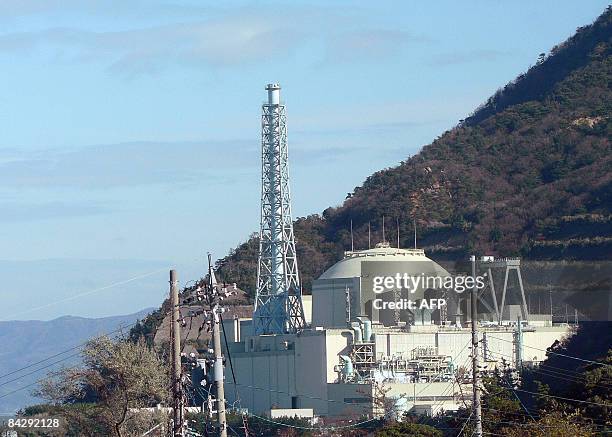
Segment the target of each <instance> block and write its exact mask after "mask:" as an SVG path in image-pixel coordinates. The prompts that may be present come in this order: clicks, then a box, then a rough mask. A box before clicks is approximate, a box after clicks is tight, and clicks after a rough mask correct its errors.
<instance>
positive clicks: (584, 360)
mask: <svg viewBox="0 0 612 437" xmlns="http://www.w3.org/2000/svg"><path fill="white" fill-rule="evenodd" d="M489 338H494V339H495V340H500V341H505V342H507V343H514V341H513V340H506V339H504V338H499V337H493V336H492V335H491V336H489ZM523 347H528V348H529V349H535V350H539V351H542V352H546V353H547V354H551V355H558V356H560V357H565V358H571V359H572V360H577V361H582V362H585V363H590V364H596V365H598V366H607V367H612V364H607V363H601V362H599V361H592V360H586V359H584V358H579V357H574V356H572V355H567V354H562V353H559V352H552V351H550V350H547V349H540V348H538V347H534V346H527V345H526V344H524V345H523Z"/></svg>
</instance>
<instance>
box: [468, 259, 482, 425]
mask: <svg viewBox="0 0 612 437" xmlns="http://www.w3.org/2000/svg"><path fill="white" fill-rule="evenodd" d="M470 261H472V279H473V283H474V285H473V286H472V289H471V293H470V300H471V302H470V303H471V307H472V311H471V313H472V411H473V412H474V416H475V417H476V429H475V435H476V437H482V410H481V408H480V387H479V384H480V377H479V374H478V301H477V300H478V292H477V290H476V256H475V255H472V256H471V257H470Z"/></svg>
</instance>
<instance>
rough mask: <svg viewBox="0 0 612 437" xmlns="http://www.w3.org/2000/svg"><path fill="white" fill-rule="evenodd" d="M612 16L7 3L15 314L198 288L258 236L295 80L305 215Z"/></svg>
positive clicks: (144, 302)
mask: <svg viewBox="0 0 612 437" xmlns="http://www.w3.org/2000/svg"><path fill="white" fill-rule="evenodd" d="M606 5H607V2H606V1H583V2H576V1H538V2H532V1H515V2H502V1H465V2H457V1H440V2H386V1H377V2H369V3H368V2H345V1H339V2H325V1H320V2H316V1H312V2H305V1H303V2H297V1H296V2H247V1H226V2H206V1H192V2H189V1H181V2H179V1H175V2H172V1H166V2H160V1H152V0H147V1H125V0H120V1H113V0H104V1H102V0H100V1H96V0H92V1H87V2H83V1H80V0H46V1H44V0H41V1H31V0H3V1H2V2H0V29H1V30H0V79H1V83H2V92H0V126H1V130H0V132H1V134H0V210H1V211H2V214H1V215H0V247H1V248H2V249H3V254H2V255H0V273H3V278H5V280H4V281H3V283H2V285H0V295H1V296H2V303H3V305H2V313H0V320H6V319H49V318H54V317H57V316H60V315H64V314H73V315H83V316H104V315H111V314H125V313H129V312H134V311H137V310H139V309H142V308H144V307H149V306H157V305H158V304H159V302H160V301H161V299H162V297H163V296H164V294H165V293H166V289H167V271H166V270H167V269H169V268H171V267H174V268H177V269H178V271H179V275H180V277H181V278H182V279H185V280H186V279H193V278H195V277H197V275H198V274H199V272H200V271H201V270H202V268H203V263H204V254H205V252H206V251H211V252H212V253H213V255H214V256H215V257H221V256H224V255H225V254H226V253H227V252H228V251H229V249H230V248H232V247H235V246H237V245H238V244H239V243H240V242H241V241H243V240H244V239H245V238H246V237H247V236H248V235H249V234H250V233H251V232H253V231H256V230H257V229H258V226H259V223H258V221H259V195H260V189H259V180H260V175H259V173H260V160H259V153H260V144H259V135H260V133H259V123H260V111H261V107H260V105H261V102H262V101H263V100H264V99H265V91H264V87H265V84H266V83H268V82H272V81H275V82H280V83H281V85H282V87H283V90H282V94H283V100H285V102H286V104H287V113H288V126H289V147H290V160H291V162H290V165H291V177H292V194H293V211H294V214H295V215H296V216H304V215H308V214H311V213H317V212H320V211H322V210H323V209H324V208H326V207H328V206H330V205H338V204H340V203H341V202H342V200H343V199H344V198H345V196H346V193H347V192H349V191H352V189H353V188H354V187H355V186H357V185H359V184H361V182H362V181H363V180H364V179H365V177H367V176H368V175H369V174H371V173H372V172H374V171H376V170H379V169H382V168H385V167H390V166H393V165H396V164H397V163H399V161H401V160H403V159H405V158H406V157H407V156H408V155H412V154H414V153H416V152H418V150H419V149H420V148H421V147H422V146H423V145H425V144H428V143H429V142H431V141H432V140H433V139H434V138H435V137H437V136H438V135H440V134H441V133H442V132H444V131H445V130H446V129H448V128H450V127H452V126H453V125H455V124H456V123H457V121H458V120H460V119H462V118H464V117H465V116H466V115H467V114H469V113H470V112H471V111H472V110H473V109H474V108H475V107H476V106H477V105H478V104H480V103H481V102H483V101H484V100H486V98H487V97H488V96H489V95H491V94H492V93H493V92H494V91H495V90H496V89H497V88H498V87H500V86H502V85H504V84H505V83H506V82H508V81H509V80H511V79H513V78H514V77H515V76H517V75H518V74H520V73H521V72H523V71H525V70H526V69H527V68H528V67H529V66H530V65H532V64H533V63H535V61H536V59H537V57H538V54H539V53H542V52H548V51H549V50H550V49H551V48H552V47H553V46H554V45H555V44H557V43H559V42H561V41H563V40H564V39H566V38H567V37H569V36H571V35H572V33H573V32H574V31H575V29H576V28H577V27H578V26H582V25H585V24H588V23H590V22H592V21H593V20H594V19H595V18H596V17H597V16H598V15H599V14H600V13H601V12H603V10H604V9H605V7H606ZM141 275H147V276H145V277H142V278H141V277H140V276H141ZM133 278H137V279H134V280H131V279H133ZM125 281H129V282H125ZM116 283H120V284H119V285H114V286H113V287H110V288H105V287H106V286H107V285H110V284H116ZM98 288H104V289H103V290H100V291H97V289H98Z"/></svg>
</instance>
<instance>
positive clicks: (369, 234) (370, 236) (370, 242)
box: [368, 222, 372, 249]
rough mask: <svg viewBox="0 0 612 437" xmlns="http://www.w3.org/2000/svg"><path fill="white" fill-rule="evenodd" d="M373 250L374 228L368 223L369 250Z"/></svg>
mask: <svg viewBox="0 0 612 437" xmlns="http://www.w3.org/2000/svg"><path fill="white" fill-rule="evenodd" d="M371 248H372V228H371V226H370V222H368V249H371Z"/></svg>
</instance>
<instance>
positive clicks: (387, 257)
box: [319, 246, 448, 279]
mask: <svg viewBox="0 0 612 437" xmlns="http://www.w3.org/2000/svg"><path fill="white" fill-rule="evenodd" d="M362 261H368V262H370V261H375V262H384V264H385V267H386V269H388V268H389V267H390V265H389V263H393V262H401V263H402V266H401V268H400V270H401V272H402V273H408V274H411V275H417V274H421V273H424V274H429V275H432V276H445V275H448V272H447V271H446V270H445V269H444V268H442V267H441V266H440V265H439V264H438V263H436V262H435V261H432V260H431V259H429V258H427V257H426V256H425V252H424V251H423V249H398V248H395V247H384V246H383V247H376V248H374V249H367V250H360V251H355V252H345V254H344V259H342V260H341V261H338V262H337V263H336V264H334V265H333V266H331V267H330V268H329V269H327V270H326V271H325V272H324V273H323V274H322V275H321V276H320V277H319V279H340V278H359V277H361V276H362V270H361V263H362ZM407 261H408V263H406V262H407ZM391 265H392V264H391ZM381 266H382V265H381ZM398 267H399V266H398Z"/></svg>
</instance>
